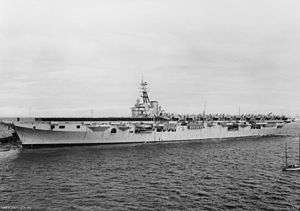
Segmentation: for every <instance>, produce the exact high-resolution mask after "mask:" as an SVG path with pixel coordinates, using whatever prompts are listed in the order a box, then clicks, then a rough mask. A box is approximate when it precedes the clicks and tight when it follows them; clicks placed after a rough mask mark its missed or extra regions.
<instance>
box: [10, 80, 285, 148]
mask: <svg viewBox="0 0 300 211" xmlns="http://www.w3.org/2000/svg"><path fill="white" fill-rule="evenodd" d="M147 85H148V84H147V82H145V81H143V80H142V81H141V83H140V86H141V87H140V96H139V97H138V99H137V101H136V103H135V105H134V106H133V107H132V108H131V117H103V118H66V117H59V118H35V119H34V121H20V120H18V121H14V122H13V123H12V124H13V127H14V129H15V131H16V133H17V134H18V136H19V138H20V141H21V143H22V146H23V147H24V148H34V147H46V146H66V145H67V146H69V145H92V144H123V143H145V142H172V141H189V140H210V139H225V138H233V137H253V136H273V135H278V134H282V130H284V128H285V124H287V123H290V122H291V121H290V120H289V119H287V118H285V117H284V118H278V117H276V118H274V116H270V115H266V116H251V115H250V116H234V117H233V116H226V115H223V116H220V115H219V116H208V115H202V116H201V117H191V116H182V115H170V114H168V113H167V112H166V111H165V110H164V109H163V108H162V107H161V106H160V105H159V103H158V102H157V101H151V100H150V98H149V96H148V90H147Z"/></svg>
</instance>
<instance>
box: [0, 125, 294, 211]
mask: <svg viewBox="0 0 300 211" xmlns="http://www.w3.org/2000/svg"><path fill="white" fill-rule="evenodd" d="M293 130H294V134H296V133H297V131H298V127H295V128H294V129H293ZM299 131H300V130H299ZM286 142H288V145H289V156H290V159H289V161H290V162H297V159H298V138H297V137H293V136H289V137H272V138H271V137H266V138H246V139H245V138H239V139H231V140H220V141H215V142H212V143H201V142H199V141H193V142H177V143H165V144H163V143H157V144H155V143H154V144H138V145H113V146H86V147H64V148H49V149H33V150H15V149H13V150H9V151H3V152H0V207H2V208H5V209H15V210H24V209H26V210H30V209H49V210H53V209H54V210H55V209H57V210H229V209H236V210H300V172H282V171H281V168H282V166H283V164H284V159H283V158H284V145H285V143H286Z"/></svg>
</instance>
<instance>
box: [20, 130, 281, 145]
mask: <svg viewBox="0 0 300 211" xmlns="http://www.w3.org/2000/svg"><path fill="white" fill-rule="evenodd" d="M15 130H16V132H17V134H18V136H19V138H20V140H21V142H22V145H24V146H25V145H26V146H34V145H45V146H46V145H83V144H87V145H88V144H117V143H118V144H122V143H140V142H169V141H180V140H204V139H222V138H231V137H232V138H234V137H252V136H270V135H278V134H280V133H281V131H282V129H278V128H276V127H266V128H262V129H251V128H250V127H245V128H239V130H236V131H228V130H227V128H225V127H222V126H215V127H206V128H202V129H197V130H190V129H186V128H178V129H177V130H176V131H173V132H171V131H169V132H167V131H165V132H157V131H152V132H150V133H149V132H148V133H133V132H130V131H129V130H126V131H122V130H117V132H116V133H111V131H110V130H106V131H91V130H81V131H52V130H44V129H33V128H28V127H22V126H15Z"/></svg>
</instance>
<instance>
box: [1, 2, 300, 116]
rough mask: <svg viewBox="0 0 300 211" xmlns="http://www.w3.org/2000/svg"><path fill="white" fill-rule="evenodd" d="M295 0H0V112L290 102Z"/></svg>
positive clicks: (296, 50) (297, 79) (298, 69)
mask: <svg viewBox="0 0 300 211" xmlns="http://www.w3.org/2000/svg"><path fill="white" fill-rule="evenodd" d="M299 11H300V1H299V0H288V1H287V0H276V1H274V0H185V1H183V0H26V1H25V0H0V116H89V115H92V114H91V113H92V112H91V110H93V115H94V116H129V115H130V107H132V106H133V104H134V103H135V101H136V98H137V96H138V94H139V90H138V88H139V82H140V80H141V77H142V76H143V78H144V79H145V80H146V81H148V83H149V91H150V93H149V95H150V98H151V100H158V101H159V102H160V104H161V105H162V106H163V107H164V108H165V109H166V110H167V111H168V112H174V113H202V111H203V109H204V105H206V112H207V113H230V114H237V113H238V111H239V108H240V112H241V113H269V112H273V113H278V114H292V115H293V114H299V113H300V94H299V90H300V47H299V46H300V13H299Z"/></svg>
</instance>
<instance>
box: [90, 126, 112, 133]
mask: <svg viewBox="0 0 300 211" xmlns="http://www.w3.org/2000/svg"><path fill="white" fill-rule="evenodd" d="M88 128H89V129H91V130H92V131H93V132H104V131H106V130H107V129H108V128H110V126H109V125H106V124H105V125H104V124H103V125H89V126H88Z"/></svg>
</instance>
